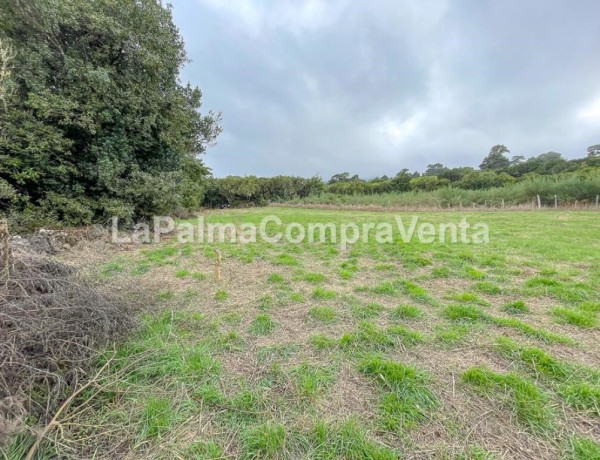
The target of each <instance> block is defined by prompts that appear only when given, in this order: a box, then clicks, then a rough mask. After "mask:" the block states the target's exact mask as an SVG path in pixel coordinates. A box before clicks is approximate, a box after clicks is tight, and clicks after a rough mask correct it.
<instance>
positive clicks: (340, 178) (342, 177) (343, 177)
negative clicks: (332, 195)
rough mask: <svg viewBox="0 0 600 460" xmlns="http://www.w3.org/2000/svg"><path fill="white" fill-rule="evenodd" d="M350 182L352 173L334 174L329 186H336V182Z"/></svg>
mask: <svg viewBox="0 0 600 460" xmlns="http://www.w3.org/2000/svg"><path fill="white" fill-rule="evenodd" d="M349 180H350V173H348V172H343V173H339V174H334V175H333V176H331V179H329V182H328V184H335V183H336V182H347V181H349Z"/></svg>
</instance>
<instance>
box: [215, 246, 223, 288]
mask: <svg viewBox="0 0 600 460" xmlns="http://www.w3.org/2000/svg"><path fill="white" fill-rule="evenodd" d="M215 254H217V261H216V262H215V279H216V280H217V281H221V261H222V254H221V251H219V250H218V249H215Z"/></svg>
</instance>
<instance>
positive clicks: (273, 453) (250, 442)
mask: <svg viewBox="0 0 600 460" xmlns="http://www.w3.org/2000/svg"><path fill="white" fill-rule="evenodd" d="M241 438H242V445H243V455H242V458H245V459H263V458H276V457H277V456H278V455H279V454H282V453H283V450H284V449H285V443H286V431H285V428H284V427H283V425H281V424H278V423H273V422H267V423H264V424H262V425H257V426H253V427H250V428H248V429H246V430H245V431H244V432H243V433H242V436H241Z"/></svg>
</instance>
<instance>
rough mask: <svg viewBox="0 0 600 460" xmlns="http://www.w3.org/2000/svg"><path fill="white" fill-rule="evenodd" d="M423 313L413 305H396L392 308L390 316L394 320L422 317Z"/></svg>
mask: <svg viewBox="0 0 600 460" xmlns="http://www.w3.org/2000/svg"><path fill="white" fill-rule="evenodd" d="M424 316H425V314H424V313H423V311H422V310H421V309H420V308H419V307H416V306H414V305H398V306H397V307H396V308H394V309H393V310H392V311H391V313H390V317H391V318H392V319H395V320H399V319H420V318H423V317H424Z"/></svg>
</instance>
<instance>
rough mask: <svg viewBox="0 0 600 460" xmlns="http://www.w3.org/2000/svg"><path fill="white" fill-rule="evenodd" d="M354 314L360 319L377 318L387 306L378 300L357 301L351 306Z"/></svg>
mask: <svg viewBox="0 0 600 460" xmlns="http://www.w3.org/2000/svg"><path fill="white" fill-rule="evenodd" d="M350 310H351V312H352V316H354V317H355V318H359V319H367V318H376V317H378V316H379V315H380V314H381V312H382V311H383V310H385V307H384V306H383V305H381V304H379V303H377V302H370V303H367V304H364V305H363V304H361V303H356V304H353V305H352V306H351V307H350Z"/></svg>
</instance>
